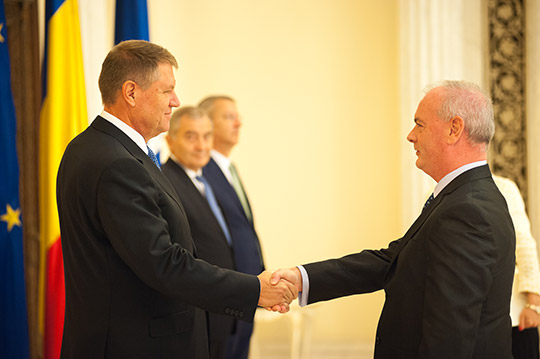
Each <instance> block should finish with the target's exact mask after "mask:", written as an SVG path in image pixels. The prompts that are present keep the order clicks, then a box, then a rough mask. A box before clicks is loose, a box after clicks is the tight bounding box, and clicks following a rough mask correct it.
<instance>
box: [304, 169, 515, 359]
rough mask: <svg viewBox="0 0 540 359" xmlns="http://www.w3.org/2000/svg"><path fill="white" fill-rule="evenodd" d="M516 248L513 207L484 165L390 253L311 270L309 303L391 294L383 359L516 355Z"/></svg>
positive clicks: (379, 351) (382, 322) (382, 326)
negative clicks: (513, 302)
mask: <svg viewBox="0 0 540 359" xmlns="http://www.w3.org/2000/svg"><path fill="white" fill-rule="evenodd" d="M514 251H515V234H514V229H513V225H512V220H511V219H510V215H509V214H508V209H507V206H506V202H505V200H504V198H503V197H502V195H501V194H500V192H499V190H498V189H497V187H496V186H495V183H494V182H493V179H492V178H491V173H490V171H489V168H488V166H487V165H486V166H481V167H478V168H475V169H472V170H469V171H467V172H465V173H463V174H461V175H460V176H458V177H457V178H455V179H454V180H453V181H452V182H451V183H450V184H448V185H447V186H446V187H445V188H444V189H443V190H442V192H441V193H440V194H439V195H438V196H437V197H436V198H435V199H434V200H433V202H432V203H431V204H430V205H429V207H427V208H426V210H424V211H423V213H422V214H421V215H420V217H419V218H418V219H417V220H416V221H415V223H414V224H413V225H412V227H411V228H410V229H409V230H408V231H407V233H406V234H405V236H404V237H403V238H401V239H398V240H396V241H394V242H392V243H390V245H389V247H388V248H386V249H383V250H379V251H374V250H365V251H363V252H360V253H358V254H353V255H349V256H346V257H343V258H341V259H334V260H329V261H323V262H319V263H314V264H309V265H306V266H305V269H306V270H307V272H308V276H309V282H310V291H309V302H310V303H314V302H318V301H321V300H328V299H332V298H337V297H342V296H345V295H351V294H358V293H367V292H373V291H376V290H379V289H384V291H385V293H386V300H385V304H384V308H383V310H382V313H381V317H380V319H379V325H378V329H377V337H376V344H375V358H376V359H413V358H415V359H416V358H426V359H427V358H430V359H461V358H485V359H488V358H489V359H510V358H512V353H511V341H510V333H511V323H510V317H509V305H510V293H511V288H512V280H513V274H514V266H515V255H514V253H515V252H514Z"/></svg>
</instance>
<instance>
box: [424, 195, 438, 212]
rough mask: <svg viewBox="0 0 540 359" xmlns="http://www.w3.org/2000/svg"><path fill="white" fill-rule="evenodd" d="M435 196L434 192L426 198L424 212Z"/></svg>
mask: <svg viewBox="0 0 540 359" xmlns="http://www.w3.org/2000/svg"><path fill="white" fill-rule="evenodd" d="M433 198H435V197H434V196H433V193H432V194H431V196H429V198H428V199H427V200H426V203H424V208H422V212H424V211H425V210H426V208H428V207H429V204H430V203H431V201H433Z"/></svg>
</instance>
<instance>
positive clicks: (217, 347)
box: [162, 106, 236, 359]
mask: <svg viewBox="0 0 540 359" xmlns="http://www.w3.org/2000/svg"><path fill="white" fill-rule="evenodd" d="M166 139H167V143H168V144H169V148H170V151H171V157H170V158H169V160H168V161H167V163H165V165H163V167H162V170H163V174H164V175H165V176H166V177H167V178H168V179H169V181H170V182H171V184H172V185H173V187H174V189H175V190H176V193H178V196H179V197H180V200H181V201H182V204H183V205H184V209H185V210H186V216H187V218H188V222H189V228H190V230H191V236H192V237H193V241H194V242H195V246H196V248H197V255H198V257H199V258H201V259H204V260H205V261H207V262H208V263H211V264H215V265H217V266H218V267H221V268H227V269H233V270H234V269H235V265H234V258H233V252H232V250H233V248H232V244H231V235H230V233H229V229H228V227H227V224H226V222H225V220H224V217H223V213H222V212H221V209H220V207H219V205H218V203H217V201H216V198H215V195H214V192H213V190H212V187H211V186H210V184H209V183H208V181H207V180H206V179H205V178H204V177H203V174H202V168H203V167H204V166H205V165H206V164H207V163H208V161H209V160H210V150H211V149H212V143H213V126H212V122H211V121H210V119H209V118H208V116H207V114H206V112H204V110H201V109H199V108H197V107H190V106H186V107H182V108H180V109H178V110H176V111H175V112H173V114H172V117H171V124H170V128H169V132H168V134H167V137H166ZM235 321H236V320H235V319H234V318H233V317H229V316H224V315H221V314H214V313H208V337H209V342H210V358H212V359H223V358H225V348H226V344H227V340H228V338H229V336H230V335H231V333H232V331H233V327H234V325H235Z"/></svg>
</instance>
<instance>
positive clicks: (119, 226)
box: [97, 159, 260, 320]
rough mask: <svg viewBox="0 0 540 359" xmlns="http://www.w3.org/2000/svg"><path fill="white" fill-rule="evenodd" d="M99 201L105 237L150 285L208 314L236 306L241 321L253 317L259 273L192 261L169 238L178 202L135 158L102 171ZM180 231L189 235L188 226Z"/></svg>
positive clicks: (256, 300)
mask: <svg viewBox="0 0 540 359" xmlns="http://www.w3.org/2000/svg"><path fill="white" fill-rule="evenodd" d="M97 203H98V207H97V208H98V212H99V213H98V215H99V218H100V220H101V221H102V226H103V229H104V231H105V232H106V233H105V234H106V238H108V240H109V241H110V242H111V245H112V247H113V248H114V251H115V252H116V253H117V254H118V255H119V256H120V257H121V258H122V260H123V261H124V262H125V263H126V264H127V265H128V266H129V267H130V269H131V270H132V271H133V272H134V273H135V274H136V275H137V276H138V277H139V278H140V279H141V280H142V281H143V282H144V283H146V284H147V285H148V286H150V287H152V288H154V289H155V290H157V291H159V292H161V293H163V294H165V295H168V296H171V297H175V298H177V299H180V300H182V301H184V302H186V303H189V304H191V305H194V306H197V307H200V308H202V309H205V310H208V311H211V312H216V313H220V314H224V313H225V312H228V311H229V310H230V309H228V308H234V309H236V310H237V311H239V312H241V313H243V315H241V317H242V318H241V319H245V320H251V319H252V318H253V315H254V312H255V309H256V307H257V302H258V298H259V291H260V289H259V280H258V279H257V277H255V276H249V275H246V274H242V273H237V272H234V271H230V270H225V269H220V268H218V267H216V266H213V265H210V264H208V263H206V262H204V261H202V260H199V259H196V258H194V257H193V256H192V254H191V253H190V252H189V251H188V250H187V249H186V248H184V247H182V246H181V245H180V244H179V243H178V242H180V241H179V240H178V239H175V238H172V237H171V233H172V226H178V223H177V221H174V222H173V221H172V220H170V218H169V217H171V216H174V215H177V216H178V215H179V213H181V212H179V209H178V204H177V203H176V202H174V201H173V200H172V199H171V198H170V197H169V196H168V194H166V193H165V192H164V191H163V190H162V189H160V188H158V185H157V184H156V183H155V181H154V180H153V179H152V178H151V176H150V175H149V174H148V172H147V171H146V170H145V169H144V167H143V166H141V165H140V163H139V162H138V161H136V160H133V159H121V160H118V161H116V162H115V163H114V164H113V166H110V167H109V168H108V169H106V170H105V171H104V173H103V175H102V176H101V179H100V183H99V186H98V193H97ZM167 218H169V221H168V220H167ZM178 222H179V221H178ZM186 223H187V222H186ZM174 233H176V235H178V233H179V229H178V228H175V231H174ZM180 233H182V234H185V235H187V236H189V234H188V233H189V228H181V229H180ZM190 241H191V237H189V241H184V243H190Z"/></svg>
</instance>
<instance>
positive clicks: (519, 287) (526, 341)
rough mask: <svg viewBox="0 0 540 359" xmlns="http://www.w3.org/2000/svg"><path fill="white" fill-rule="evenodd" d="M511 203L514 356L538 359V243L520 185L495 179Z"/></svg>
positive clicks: (497, 177) (509, 205) (539, 323)
mask: <svg viewBox="0 0 540 359" xmlns="http://www.w3.org/2000/svg"><path fill="white" fill-rule="evenodd" d="M493 179H494V180H495V183H496V184H497V187H499V190H500V191H501V193H502V194H503V196H504V198H505V199H506V202H507V203H508V211H509V212H510V216H511V217H512V221H513V222H514V229H515V231H516V272H515V274H514V285H513V287H512V298H511V302H510V316H511V318H512V353H513V355H514V359H538V358H539V356H540V355H539V350H538V345H539V343H538V328H537V327H538V325H540V314H539V313H540V295H539V294H540V271H539V269H538V253H537V251H536V241H535V239H534V238H533V236H532V233H531V224H530V223H529V218H528V217H527V213H526V212H525V204H524V202H523V198H522V197H521V193H520V191H519V189H518V187H517V185H516V184H515V183H514V182H513V181H511V180H509V179H507V178H504V177H500V176H496V175H494V176H493Z"/></svg>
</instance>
